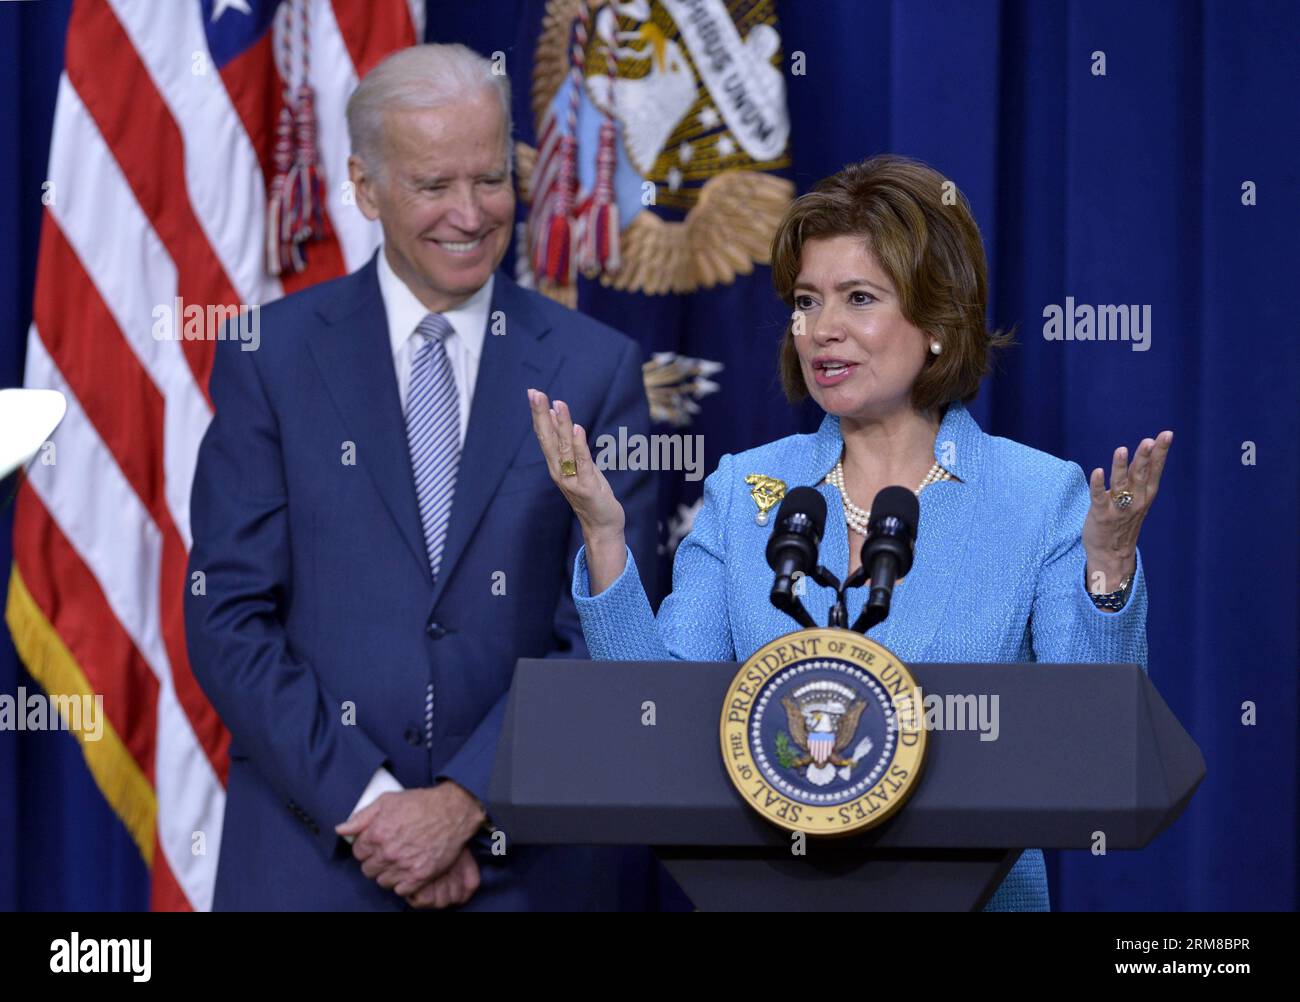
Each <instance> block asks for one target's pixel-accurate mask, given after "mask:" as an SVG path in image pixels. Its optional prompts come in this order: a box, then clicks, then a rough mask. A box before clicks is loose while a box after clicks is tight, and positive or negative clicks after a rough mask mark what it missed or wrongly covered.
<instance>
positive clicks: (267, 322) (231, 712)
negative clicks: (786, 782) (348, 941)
mask: <svg viewBox="0 0 1300 1002" xmlns="http://www.w3.org/2000/svg"><path fill="white" fill-rule="evenodd" d="M493 321H496V329H498V330H500V329H502V328H501V325H502V324H504V333H494V332H493V330H494V327H493ZM240 344H241V342H239V341H237V340H234V341H227V342H220V343H219V344H218V346H217V355H216V363H215V367H214V370H213V374H212V381H211V390H212V399H213V404H214V406H215V412H216V413H215V417H214V419H213V421H212V425H211V427H210V428H209V429H208V432H207V435H206V436H205V438H204V440H203V444H202V447H201V449H200V452H199V459H198V469H197V472H196V475H195V481H194V487H193V493H192V497H191V519H192V524H193V534H194V542H193V548H192V551H191V558H190V568H189V570H190V582H187V588H186V604H185V618H186V633H187V639H188V645H189V654H190V660H191V663H192V665H193V669H194V673H195V675H196V677H197V678H198V680H199V682H200V683H201V685H202V686H203V689H204V691H205V692H206V693H207V695H208V697H209V699H211V701H212V703H213V705H214V706H215V707H216V709H217V711H218V712H219V713H220V714H221V718H222V719H223V720H224V721H225V723H226V726H227V727H228V728H229V729H230V732H231V736H232V740H231V748H230V760H231V761H230V776H229V783H228V789H227V802H226V810H225V820H224V829H223V832H222V835H221V839H220V845H221V850H220V852H221V855H220V859H219V865H218V872H217V887H216V894H215V907H217V908H223V909H230V908H235V909H275V908H290V909H401V908H403V907H405V906H404V903H403V902H402V900H401V899H400V898H398V897H397V896H396V895H395V894H393V893H392V892H391V891H386V890H384V889H382V888H380V887H379V886H378V885H376V884H375V883H374V882H373V881H371V880H368V879H367V878H366V877H365V876H364V875H362V873H361V871H360V867H359V865H358V864H357V863H356V861H355V860H354V859H353V858H352V857H351V855H350V852H349V847H348V845H347V843H345V842H344V841H343V840H341V839H339V838H338V837H337V836H336V835H335V833H334V826H335V825H336V824H338V823H339V822H341V821H343V820H345V819H346V818H347V817H348V815H349V814H350V813H351V812H352V809H353V807H354V805H355V804H356V802H357V800H358V799H359V798H360V796H361V793H362V791H363V789H364V788H365V786H366V784H367V783H368V782H369V780H370V778H371V777H372V775H373V774H374V772H375V770H376V769H378V768H379V767H380V766H386V767H387V768H388V769H389V770H390V771H391V772H392V773H393V774H394V775H395V776H396V777H397V779H398V780H399V781H400V782H401V783H402V784H403V786H406V787H408V788H410V787H418V786H429V785H431V784H432V783H433V782H435V781H436V780H437V779H440V778H447V779H451V780H454V781H455V782H457V783H459V784H460V785H461V786H463V787H465V789H467V790H469V791H470V792H472V793H473V794H474V795H475V796H477V797H478V798H479V799H480V800H481V801H484V802H486V799H487V787H488V781H489V776H490V773H491V770H492V764H493V759H494V755H495V751H496V744H497V738H498V736H499V733H500V728H501V721H502V716H503V712H504V707H505V698H506V692H507V690H508V689H509V687H510V682H511V678H512V675H513V672H514V666H515V661H516V659H518V658H521V657H541V656H558V657H586V656H587V649H586V645H585V643H584V641H583V636H582V630H581V627H580V625H579V623H578V618H577V614H576V611H575V609H574V605H573V600H572V598H571V596H570V590H569V568H571V567H572V566H573V557H574V555H575V553H576V552H577V549H578V545H579V543H580V542H581V536H580V532H579V531H578V528H577V523H576V520H575V519H574V518H573V516H572V513H571V512H570V510H569V508H568V506H567V504H566V502H565V501H564V498H563V496H562V495H561V494H560V492H559V490H558V489H557V488H556V487H555V485H554V484H552V483H551V481H550V478H549V475H548V473H547V469H546V462H545V460H544V458H543V456H542V453H541V450H540V448H539V447H538V445H537V441H536V439H535V437H534V435H533V433H532V426H531V420H530V416H529V410H528V403H527V397H526V395H525V390H526V388H528V387H530V386H532V387H536V388H538V389H541V390H544V391H545V392H546V393H547V394H548V395H549V396H550V397H551V398H552V399H557V398H558V399H562V400H564V401H566V402H567V403H568V404H569V406H570V407H571V408H572V411H573V414H574V418H575V420H576V421H578V422H580V423H582V424H583V426H584V427H585V428H587V429H588V430H589V433H590V434H591V436H592V437H593V439H594V437H595V436H596V435H599V434H601V433H604V432H609V433H611V434H617V430H618V428H619V426H620V425H622V426H626V427H627V429H628V432H629V433H648V431H649V414H648V410H647V404H646V398H645V392H644V388H643V383H642V377H641V357H640V352H639V350H638V348H637V346H636V344H635V343H634V342H633V341H631V340H630V339H628V338H626V337H624V336H623V335H622V334H619V333H618V332H616V331H614V330H612V329H610V328H608V327H606V326H604V325H602V324H599V323H597V322H595V321H593V320H591V319H590V318H588V317H584V316H582V315H581V314H578V313H575V312H573V311H571V310H568V309H565V308H564V307H562V306H559V305H557V304H555V303H553V302H551V301H550V300H548V299H547V298H545V297H544V296H541V295H539V294H537V293H535V292H532V291H530V290H526V289H522V288H520V287H519V286H517V285H516V284H515V283H514V282H512V281H510V279H509V278H507V277H506V276H505V275H504V274H500V273H498V274H497V276H496V282H495V285H494V288H493V296H492V305H491V314H490V320H489V329H488V333H487V335H486V336H485V338H484V343H483V352H482V355H481V360H480V364H479V372H478V378H477V382H476V385H475V391H474V400H473V405H472V406H471V409H470V415H469V428H468V431H467V433H466V438H465V442H464V448H463V451H462V455H461V461H460V470H459V475H458V478H457V483H456V490H455V497H454V501H453V506H452V511H451V523H450V526H449V530H448V537H447V542H446V547H445V549H444V552H443V557H442V566H441V570H440V574H439V578H438V580H437V582H436V583H432V582H431V576H430V572H429V565H428V558H427V556H426V553H425V546H424V535H423V531H422V528H421V523H420V517H419V512H418V509H417V506H416V497H415V489H414V485H413V478H412V473H411V463H410V458H409V454H408V451H407V441H406V427H405V422H404V419H403V415H402V410H401V403H400V400H399V397H398V391H397V380H396V375H395V373H394V369H393V359H392V352H391V348H390V343H389V337H388V330H387V320H386V316H385V312H384V306H383V301H382V298H381V296H380V292H379V283H378V279H377V272H376V259H374V258H372V259H371V261H370V263H369V264H367V265H366V266H365V267H364V268H362V269H361V270H360V271H358V272H356V273H354V274H352V275H348V276H346V277H344V278H340V279H336V280H334V281H331V282H326V283H323V284H321V285H319V286H316V287H313V288H311V289H308V290H305V291H302V292H299V293H296V294H294V295H290V296H287V297H285V298H284V299H282V300H279V301H277V302H275V303H272V304H270V305H269V306H267V307H265V308H263V310H262V315H261V344H260V347H259V349H258V350H256V351H248V352H245V351H242V350H240ZM606 475H607V476H608V478H609V479H610V482H611V484H612V485H613V488H614V492H615V494H616V495H617V496H618V497H619V498H620V499H621V500H622V502H623V505H624V507H625V508H626V510H627V524H628V527H629V530H628V531H629V534H630V536H629V538H630V539H631V540H632V541H633V543H632V545H633V547H634V549H635V550H636V552H637V557H638V563H639V565H640V566H641V567H645V568H648V567H653V565H654V552H655V551H654V546H655V539H654V526H655V515H654V505H655V498H654V485H653V482H652V481H651V479H650V478H649V476H648V474H646V473H633V472H620V471H614V470H610V471H607V473H606ZM195 572H202V575H203V577H202V578H201V579H196V578H195ZM195 581H202V585H203V587H202V588H198V587H194V586H193V582H195ZM196 591H199V592H201V593H200V594H195V593H194V592H196ZM430 681H432V682H433V687H434V692H435V705H434V713H433V742H432V747H428V746H427V745H426V742H425V738H424V702H425V691H426V687H427V684H428V683H429V682H430ZM507 835H508V833H507ZM507 846H508V849H507V852H506V854H505V855H504V856H492V855H490V854H488V853H485V852H483V851H481V850H479V851H476V856H477V857H478V859H479V863H480V867H481V870H482V878H483V884H482V887H481V889H480V890H479V892H478V894H477V895H476V896H475V897H474V899H473V900H472V901H471V903H470V905H469V907H471V908H530V907H533V908H583V907H613V906H615V905H617V904H619V903H620V901H619V899H618V898H617V891H618V888H617V887H616V881H615V875H614V874H612V873H609V872H607V871H608V870H609V866H610V864H611V859H612V858H616V854H614V853H613V852H612V851H611V850H596V849H591V848H579V847H572V848H568V847H561V848H555V849H529V848H525V847H520V846H514V845H510V844H509V842H507Z"/></svg>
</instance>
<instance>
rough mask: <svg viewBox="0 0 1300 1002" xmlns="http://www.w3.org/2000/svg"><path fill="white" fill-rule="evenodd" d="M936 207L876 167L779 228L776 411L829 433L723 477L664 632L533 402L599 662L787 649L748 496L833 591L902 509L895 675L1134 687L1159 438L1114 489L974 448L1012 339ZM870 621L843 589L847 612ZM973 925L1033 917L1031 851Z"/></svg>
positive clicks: (568, 444) (604, 490) (532, 395)
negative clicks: (904, 537)
mask: <svg viewBox="0 0 1300 1002" xmlns="http://www.w3.org/2000/svg"><path fill="white" fill-rule="evenodd" d="M951 190H952V189H951V186H948V185H946V182H945V179H944V178H943V176H942V175H940V174H938V173H937V172H935V171H934V170H932V169H930V168H929V167H926V166H925V165H923V164H920V163H917V162H915V161H912V160H907V159H904V158H901V157H894V156H878V157H873V158H871V159H869V160H866V161H864V162H862V163H858V164H853V165H850V166H848V167H845V168H844V169H843V170H841V171H840V172H839V173H837V174H835V175H833V176H832V177H829V178H827V179H825V180H823V181H821V182H819V183H818V184H817V185H816V186H815V187H814V188H813V189H812V191H810V192H809V193H808V194H806V195H803V196H802V197H800V198H798V199H796V200H795V201H794V202H793V203H792V204H791V206H790V208H789V210H788V211H787V212H786V214H785V217H784V218H783V220H782V221H781V223H780V225H779V227H778V228H777V232H776V235H775V237H774V239H773V243H772V277H773V282H774V284H775V286H776V290H777V293H778V294H779V295H780V297H781V299H782V300H783V301H784V302H785V303H786V304H787V305H789V306H790V307H791V309H792V315H791V319H790V323H789V324H788V325H787V327H786V330H785V334H784V336H783V339H782V341H781V349H780V372H781V381H782V384H783V386H784V388H785V392H786V395H787V397H789V398H790V400H791V401H799V400H801V399H802V398H804V397H805V396H809V395H810V396H811V397H812V398H813V400H815V401H816V402H817V404H818V405H819V406H820V407H821V408H822V410H823V411H825V412H826V416H825V418H824V419H823V420H822V422H821V426H820V427H819V428H818V430H817V431H816V432H814V433H813V434H811V435H791V436H789V437H787V438H782V439H779V440H778V441H775V442H770V443H768V444H767V445H763V446H759V447H758V448H756V449H751V450H749V451H747V452H742V453H739V454H737V455H725V456H723V457H722V459H721V461H720V462H719V463H718V468H717V470H715V471H714V472H713V473H712V474H711V475H710V476H709V477H708V479H707V480H706V481H705V485H704V502H703V504H702V506H701V507H700V510H699V514H698V515H697V517H696V519H695V524H694V527H693V529H692V531H691V533H690V534H689V535H688V536H687V537H686V538H685V539H684V540H683V541H682V543H681V545H680V546H679V548H678V550H677V555H676V558H675V561H674V564H673V590H672V593H671V594H670V595H669V596H668V597H667V598H665V599H664V601H663V603H662V605H661V607H660V609H659V614H658V616H656V615H655V614H654V612H653V611H652V609H651V606H650V602H649V600H648V599H647V597H646V594H645V591H644V589H643V588H642V586H641V583H640V577H639V575H638V574H637V571H636V568H635V565H634V562H633V559H632V554H631V552H630V550H629V549H628V547H627V545H626V544H625V542H624V538H623V529H624V516H623V508H622V506H621V505H620V504H619V501H618V499H617V498H616V497H614V495H613V492H612V491H611V490H610V487H609V484H608V482H607V481H606V480H605V477H604V476H603V475H602V473H601V472H600V470H599V469H598V468H597V467H596V465H595V464H594V463H593V461H592V456H591V451H590V447H589V444H588V441H587V435H586V431H585V430H584V429H583V428H582V427H581V426H580V425H575V424H573V423H572V420H571V417H570V414H569V410H568V408H567V407H566V406H565V404H564V403H563V401H559V400H557V401H555V402H554V404H553V405H552V404H551V403H550V402H549V401H548V400H547V398H546V396H545V395H544V394H542V393H540V392H538V391H536V390H530V391H529V394H528V397H529V405H530V407H531V409H532V417H533V429H534V431H535V432H536V433H537V439H538V441H539V443H540V444H541V447H542V450H543V452H544V453H545V455H546V459H547V463H548V466H549V469H550V473H551V477H552V478H553V479H554V481H555V483H556V484H557V485H558V486H559V488H560V490H561V491H563V493H564V496H565V497H566V498H567V499H568V501H569V503H570V505H571V506H572V507H573V510H574V512H575V514H576V515H577V518H578V520H579V523H580V525H581V527H582V532H583V539H584V546H583V548H582V549H581V550H580V551H579V552H578V557H577V562H576V565H575V568H574V576H573V592H574V599H575V601H576V603H577V607H578V613H579V615H580V616H581V619H582V628H583V632H584V634H585V636H586V640H587V645H588V647H589V649H590V651H591V656H592V657H593V658H595V659H602V660H647V661H649V660H664V659H670V658H675V659H682V660H691V661H711V660H717V661H740V660H744V659H746V658H748V657H749V656H750V655H751V654H752V653H753V652H754V651H756V650H757V649H758V648H760V647H762V646H763V645H764V644H767V643H768V642H770V641H772V640H774V639H776V638H777V637H779V636H781V635H783V634H785V633H789V632H790V631H791V630H792V629H793V628H794V623H793V622H792V620H790V619H789V617H788V616H787V615H786V614H785V613H783V612H780V611H778V610H777V609H775V608H774V607H773V606H772V605H771V604H770V602H769V598H768V590H769V588H770V587H771V582H772V578H771V574H770V573H769V572H768V569H767V561H766V559H765V555H764V554H765V548H766V546H767V542H768V538H769V536H770V535H771V528H770V526H768V525H767V524H766V522H767V517H766V515H765V514H764V513H763V511H761V510H760V505H759V503H758V502H759V501H760V500H765V499H763V498H761V496H760V494H759V492H758V489H757V488H756V487H754V486H753V483H752V481H753V476H752V475H755V474H757V475H758V477H759V478H773V479H775V480H779V481H781V482H782V483H783V484H785V485H787V486H788V487H789V488H791V489H792V488H794V487H796V486H801V485H808V486H812V487H815V488H816V489H817V490H818V491H820V492H821V493H822V495H823V496H824V497H825V499H826V502H827V510H828V516H827V524H826V531H825V538H824V540H823V542H822V548H821V552H820V561H821V563H822V564H824V565H825V566H826V567H827V568H828V569H829V570H830V571H831V573H833V574H837V575H839V576H840V578H841V580H843V579H844V578H846V577H847V576H848V575H849V574H851V573H852V572H853V571H855V570H857V568H858V566H859V565H860V563H861V556H860V554H861V550H862V545H863V542H864V541H865V538H866V530H867V524H868V518H869V514H870V513H869V512H868V511H867V510H866V507H867V506H869V505H870V504H871V501H872V499H873V498H875V496H876V494H877V492H878V491H880V490H881V489H882V488H884V487H887V486H890V485H896V484H902V485H905V486H906V487H908V488H911V489H913V490H914V491H915V492H916V494H917V496H918V500H919V504H920V510H921V521H920V532H919V533H918V536H917V541H916V549H915V556H914V562H913V565H912V569H911V571H910V572H909V573H908V574H907V577H906V579H904V580H902V581H900V582H899V583H898V585H897V586H896V587H895V589H894V595H893V604H892V611H891V613H890V615H889V618H888V619H886V620H885V621H884V622H883V623H881V624H880V625H878V626H876V627H874V628H873V629H872V630H871V631H870V632H869V633H868V636H870V637H871V638H872V639H874V640H876V641H877V642H878V643H880V644H883V645H884V646H885V647H887V648H889V649H890V650H892V651H893V652H894V653H896V654H897V655H898V656H899V657H900V658H902V659H903V661H904V662H1005V661H1013V662H1014V661H1031V660H1032V661H1043V662H1080V663H1087V662H1124V663H1128V662H1133V663H1137V664H1140V665H1142V666H1143V668H1144V669H1145V667H1146V604H1147V601H1146V583H1145V581H1144V579H1143V574H1142V561H1141V558H1140V556H1139V554H1138V549H1137V539H1138V530H1139V528H1140V527H1141V525H1142V520H1143V519H1144V518H1145V517H1146V515H1147V512H1148V511H1149V510H1150V508H1151V503H1152V502H1153V501H1154V499H1155V496H1156V488H1157V486H1158V485H1159V482H1160V474H1161V471H1162V470H1163V468H1164V464H1165V458H1166V456H1167V455H1168V451H1169V447H1170V445H1171V443H1172V442H1173V432H1172V431H1164V432H1161V433H1160V434H1159V435H1158V436H1157V437H1156V438H1155V439H1154V440H1153V439H1145V440H1143V442H1142V443H1141V444H1140V445H1139V446H1138V449H1137V453H1136V455H1135V456H1134V457H1133V459H1132V462H1131V463H1130V462H1129V457H1128V452H1127V450H1126V449H1125V448H1124V447H1122V446H1121V447H1120V448H1118V449H1116V450H1115V454H1114V457H1113V459H1112V464H1111V473H1110V488H1109V489H1107V487H1106V480H1105V475H1104V473H1103V471H1102V470H1101V469H1100V468H1098V469H1096V470H1094V471H1093V473H1092V476H1091V478H1090V479H1089V480H1086V481H1085V479H1084V477H1083V471H1082V470H1081V469H1080V468H1079V467H1078V466H1077V465H1076V464H1074V463H1071V462H1066V461H1063V460H1060V459H1056V458H1055V457H1053V456H1050V455H1048V454H1046V453H1043V452H1039V451H1037V450H1035V449H1031V448H1029V447H1027V446H1024V445H1021V444H1019V443H1017V442H1013V441H1010V440H1008V439H1005V438H997V437H995V436H992V435H987V434H985V433H984V432H983V431H982V430H981V429H980V427H979V425H977V424H976V423H975V420H974V419H973V418H972V417H971V415H970V413H969V412H968V411H967V409H966V407H965V403H967V402H969V401H970V400H972V399H973V398H974V397H975V394H976V391H977V390H978V388H979V383H980V380H981V378H982V377H983V376H984V375H985V374H986V372H987V371H988V367H989V360H990V356H991V354H992V352H993V351H995V350H997V349H1000V348H1002V347H1003V346H1004V345H1005V344H1006V343H1007V340H1008V339H1007V338H1006V337H1005V336H1004V335H1000V334H991V333H990V332H989V331H988V329H987V327H986V322H985V312H986V301H987V288H988V282H987V274H986V264H985V259H984V249H983V246H982V244H981V242H980V235H979V230H978V228H977V227H976V225H975V220H974V218H973V217H972V215H971V212H970V207H969V205H968V204H967V203H966V200H965V198H964V197H962V196H958V198H957V199H956V202H955V204H945V199H944V193H945V191H951ZM947 201H949V202H952V201H953V200H952V199H951V198H949V199H948V200H947ZM747 477H750V478H751V482H746V478H747ZM766 482H770V481H766ZM865 598H866V588H865V587H863V588H855V589H851V590H850V591H849V593H848V599H849V608H850V609H856V608H860V607H861V605H862V604H863V602H864V601H865ZM831 601H832V595H831V594H830V592H829V591H827V590H824V589H818V588H814V589H808V593H807V594H806V595H805V596H804V597H803V602H804V605H805V607H806V608H807V610H808V612H809V613H810V614H811V615H812V617H813V618H814V620H816V621H818V622H825V621H826V619H825V617H826V613H827V610H828V609H829V607H830V604H831ZM987 907H988V910H1047V908H1048V900H1047V874H1046V870H1045V868H1044V864H1043V854H1042V852H1041V850H1038V849H1029V850H1026V851H1025V852H1024V853H1022V854H1021V856H1020V858H1019V860H1018V861H1017V863H1016V864H1015V866H1014V867H1013V868H1012V870H1011V871H1010V873H1009V874H1008V875H1007V877H1006V879H1005V880H1004V881H1003V883H1002V885H1001V886H1000V887H999V888H998V890H997V892H996V893H995V894H994V895H993V897H992V898H991V899H990V901H989V904H988V906H987Z"/></svg>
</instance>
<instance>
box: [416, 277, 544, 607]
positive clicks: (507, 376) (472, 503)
mask: <svg viewBox="0 0 1300 1002" xmlns="http://www.w3.org/2000/svg"><path fill="white" fill-rule="evenodd" d="M498 311H500V316H501V317H503V318H504V324H505V326H504V331H505V333H502V334H495V333H493V320H492V318H493V317H496V316H498ZM549 330H550V325H549V324H548V323H547V321H546V318H545V317H544V316H543V315H542V313H541V311H539V310H538V309H537V308H536V307H535V306H534V305H533V304H532V303H531V302H530V301H529V299H528V296H527V295H526V294H525V293H524V292H523V290H521V289H520V288H519V286H517V285H516V284H515V283H514V282H512V281H511V280H510V279H508V278H507V277H506V276H505V275H504V274H502V273H501V272H498V273H497V276H496V281H495V283H494V284H493V288H492V306H491V310H490V312H489V317H488V332H487V334H486V335H485V336H484V338H483V352H482V354H481V355H480V358H479V371H478V377H477V379H476V380H475V383H474V401H473V403H472V404H471V406H470V411H469V427H468V429H467V430H466V433H465V443H464V446H463V447H462V449H461V455H460V472H459V474H458V475H457V477H456V494H455V497H454V498H453V500H452V504H451V522H450V524H449V525H448V527H447V542H446V545H445V546H444V548H443V552H442V561H441V566H440V567H439V571H438V580H437V581H436V582H434V588H433V604H435V605H436V604H437V602H438V599H439V598H440V597H441V595H442V592H443V589H444V588H445V587H446V582H447V581H448V579H449V578H450V577H451V575H452V574H453V573H454V572H455V569H456V564H457V562H458V561H459V560H460V558H461V556H462V555H463V554H464V552H465V547H466V546H467V545H468V544H469V540H470V538H471V537H472V536H473V534H474V530H475V528H477V526H478V523H479V520H480V519H481V518H482V517H483V513H484V512H485V511H486V510H487V506H488V502H489V501H490V500H491V499H492V495H493V494H495V493H496V490H497V487H498V486H499V485H500V483H501V479H502V477H503V476H505V472H506V468H507V467H508V466H509V464H510V460H511V459H512V458H513V456H514V454H515V452H516V451H517V450H518V449H519V446H520V445H521V444H522V442H523V439H524V436H525V435H531V434H532V418H531V416H530V414H529V410H528V398H527V397H526V396H525V391H526V390H527V389H528V388H529V387H530V386H531V387H535V388H536V389H540V390H546V389H548V388H549V386H550V383H551V380H552V379H553V378H554V375H555V373H556V372H557V371H558V370H559V366H560V362H561V358H559V357H557V356H556V354H555V353H554V352H553V351H552V352H550V353H548V352H547V351H546V350H545V347H544V344H543V338H544V337H545V335H546V333H547V331H549ZM408 479H409V474H408Z"/></svg>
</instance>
